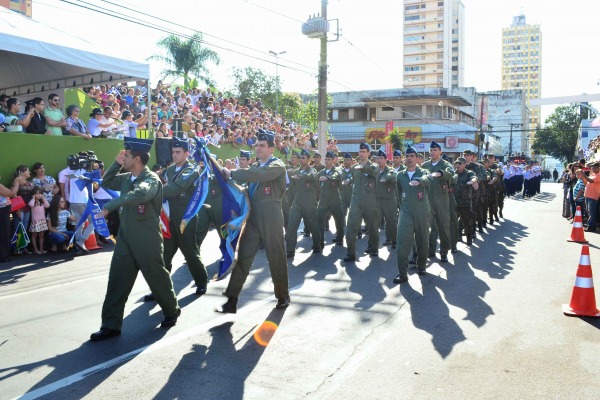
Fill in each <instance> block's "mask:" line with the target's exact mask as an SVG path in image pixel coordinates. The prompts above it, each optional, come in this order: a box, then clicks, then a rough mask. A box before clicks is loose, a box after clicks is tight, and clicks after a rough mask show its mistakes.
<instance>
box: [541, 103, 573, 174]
mask: <svg viewBox="0 0 600 400" xmlns="http://www.w3.org/2000/svg"><path fill="white" fill-rule="evenodd" d="M578 110H579V106H578V105H577V104H570V105H568V106H560V107H557V108H556V109H555V110H554V112H553V113H552V114H550V116H549V117H548V118H546V121H545V122H546V125H545V126H544V127H543V128H540V129H537V131H536V134H535V141H534V142H533V145H532V146H531V149H532V150H533V151H534V152H535V153H536V154H547V155H549V156H552V157H554V158H556V159H558V160H561V161H563V162H567V163H570V162H572V161H573V160H574V159H575V150H576V146H577V138H578V131H579V125H580V124H581V116H580V115H579V114H578V112H577V111H578Z"/></svg>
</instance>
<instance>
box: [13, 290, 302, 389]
mask: <svg viewBox="0 0 600 400" xmlns="http://www.w3.org/2000/svg"><path fill="white" fill-rule="evenodd" d="M302 286H303V284H300V285H298V286H294V287H293V288H291V289H290V292H294V291H296V290H298V289H300V288H301V287H302ZM274 300H275V296H269V297H267V298H265V299H262V300H259V301H257V302H255V303H253V304H249V305H247V306H245V307H242V308H241V309H239V310H238V314H239V313H240V311H252V310H254V309H256V308H259V307H260V306H262V305H264V304H266V303H270V302H272V301H274ZM236 315H237V314H236ZM232 316H233V314H225V315H222V316H220V317H217V318H215V319H213V320H211V321H208V322H205V323H203V324H201V325H198V326H196V327H194V328H190V329H188V330H186V331H183V332H181V333H178V334H177V335H175V336H172V337H169V338H166V339H161V340H159V341H158V342H156V343H153V344H150V345H148V346H144V347H140V348H139V349H135V350H133V351H130V352H129V353H126V354H123V355H120V356H119V357H116V358H113V359H112V360H108V361H106V362H103V363H101V364H98V365H95V366H93V367H90V368H87V369H85V370H83V371H80V372H77V373H75V374H73V375H70V376H67V377H66V378H63V379H60V380H58V381H56V382H53V383H50V384H48V385H46V386H42V387H41V388H39V389H36V390H34V391H31V392H27V393H25V394H24V395H22V396H18V397H15V398H14V399H13V400H16V399H19V400H33V399H38V398H40V397H42V396H46V395H48V394H50V393H52V392H55V391H57V390H60V389H62V388H65V387H67V386H69V385H72V384H73V383H76V382H79V381H81V380H83V379H85V378H87V377H88V376H91V375H93V374H95V373H96V372H100V371H103V370H105V369H108V368H112V367H114V366H116V365H118V364H121V363H123V362H125V361H128V360H130V359H132V358H134V357H135V356H137V355H138V354H142V353H143V354H150V353H153V352H155V351H156V350H160V349H162V348H164V347H166V346H170V345H172V344H174V343H177V342H179V341H181V340H184V339H187V338H189V337H191V336H194V335H197V334H200V333H205V332H206V331H208V330H209V329H210V328H213V327H215V326H218V325H220V324H222V323H223V322H226V321H229V320H230V319H231V317H232Z"/></svg>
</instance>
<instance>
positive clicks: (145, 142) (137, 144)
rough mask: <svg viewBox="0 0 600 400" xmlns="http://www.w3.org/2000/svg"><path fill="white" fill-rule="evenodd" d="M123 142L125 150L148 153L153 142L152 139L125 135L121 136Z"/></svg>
mask: <svg viewBox="0 0 600 400" xmlns="http://www.w3.org/2000/svg"><path fill="white" fill-rule="evenodd" d="M123 142H124V143H123V145H124V147H125V150H131V151H141V152H144V153H149V152H150V149H151V148H152V143H154V140H152V139H138V138H132V137H125V138H123Z"/></svg>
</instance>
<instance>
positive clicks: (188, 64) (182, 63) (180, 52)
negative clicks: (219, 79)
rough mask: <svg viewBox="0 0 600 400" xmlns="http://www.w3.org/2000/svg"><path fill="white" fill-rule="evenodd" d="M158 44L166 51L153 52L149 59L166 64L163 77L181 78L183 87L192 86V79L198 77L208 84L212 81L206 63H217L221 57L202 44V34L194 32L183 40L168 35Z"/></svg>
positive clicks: (211, 84)
mask: <svg viewBox="0 0 600 400" xmlns="http://www.w3.org/2000/svg"><path fill="white" fill-rule="evenodd" d="M157 44H158V46H159V47H162V48H163V49H164V50H165V51H166V53H167V54H166V55H165V56H162V55H159V54H155V55H153V56H151V57H149V60H156V61H161V62H163V63H165V64H166V65H167V67H166V68H165V69H164V70H163V71H162V75H163V79H164V78H167V77H172V78H176V79H178V78H183V86H184V88H185V89H188V88H189V87H192V86H191V85H190V83H191V82H192V81H194V82H197V80H195V79H198V80H200V81H202V82H204V83H206V84H207V85H209V86H214V82H213V81H212V79H211V78H210V76H209V71H208V68H207V64H208V63H209V62H212V63H214V64H215V65H219V63H220V62H221V59H220V58H219V55H218V54H217V53H216V52H214V51H213V50H210V49H207V48H206V47H204V46H202V34H200V33H195V34H194V35H193V36H192V37H191V38H189V39H187V40H185V39H181V38H180V37H178V36H176V35H169V36H167V37H165V38H163V39H161V40H159V41H158V43H157Z"/></svg>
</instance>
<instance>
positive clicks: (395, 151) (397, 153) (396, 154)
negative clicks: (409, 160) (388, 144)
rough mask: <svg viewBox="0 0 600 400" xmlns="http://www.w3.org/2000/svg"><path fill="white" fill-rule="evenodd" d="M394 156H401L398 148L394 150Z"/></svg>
mask: <svg viewBox="0 0 600 400" xmlns="http://www.w3.org/2000/svg"><path fill="white" fill-rule="evenodd" d="M394 157H402V152H401V151H400V150H394Z"/></svg>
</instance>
